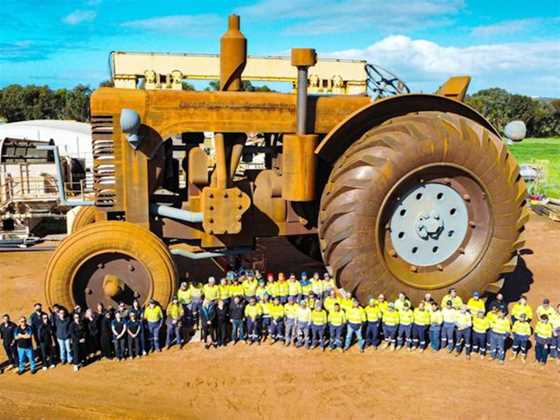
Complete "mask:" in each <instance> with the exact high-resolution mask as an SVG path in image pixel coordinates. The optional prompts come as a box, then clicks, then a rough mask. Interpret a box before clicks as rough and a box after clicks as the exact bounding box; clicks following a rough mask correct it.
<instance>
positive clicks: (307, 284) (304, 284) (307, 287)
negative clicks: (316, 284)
mask: <svg viewBox="0 0 560 420" xmlns="http://www.w3.org/2000/svg"><path fill="white" fill-rule="evenodd" d="M299 283H300V284H301V293H302V294H303V296H304V297H307V296H309V295H310V294H311V293H312V292H311V280H309V278H308V277H307V273H306V272H305V271H304V272H302V273H301V274H300V277H299Z"/></svg>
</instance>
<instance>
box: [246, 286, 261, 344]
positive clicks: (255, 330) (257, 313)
mask: <svg viewBox="0 0 560 420" xmlns="http://www.w3.org/2000/svg"><path fill="white" fill-rule="evenodd" d="M262 313H263V311H262V306H261V304H260V303H257V300H256V298H255V297H254V296H252V297H250V298H249V304H248V305H247V306H245V320H246V321H247V339H248V340H249V344H250V345H252V344H253V343H255V342H257V343H258V344H261V341H260V339H259V321H260V318H261V316H262Z"/></svg>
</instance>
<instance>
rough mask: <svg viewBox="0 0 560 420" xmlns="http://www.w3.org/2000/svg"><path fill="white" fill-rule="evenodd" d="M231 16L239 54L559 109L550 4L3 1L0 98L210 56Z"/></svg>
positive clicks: (464, 0) (557, 17) (556, 18)
mask: <svg viewBox="0 0 560 420" xmlns="http://www.w3.org/2000/svg"><path fill="white" fill-rule="evenodd" d="M231 12H236V13H239V14H241V16H242V30H243V32H244V33H245V35H246V36H247V38H248V39H249V54H253V55H266V54H286V53H287V52H288V51H289V49H290V48H291V47H314V48H316V49H317V50H318V52H319V54H323V55H329V56H340V57H347V58H365V59H367V60H368V61H370V62H373V63H377V64H381V65H383V66H384V67H386V68H389V69H391V70H393V71H394V72H395V73H397V74H398V75H399V76H400V77H401V78H402V79H403V80H405V81H406V82H407V83H408V84H409V86H410V87H411V88H412V90H414V91H425V92H431V91H433V90H435V89H436V88H437V86H438V85H439V84H440V83H441V81H443V80H445V78H446V77H448V76H449V75H452V74H471V75H472V76H473V84H472V85H471V91H473V90H478V89H482V88H487V87H492V86H499V87H503V88H506V89H508V90H510V91H512V92H516V93H523V94H527V95H533V96H554V97H560V1H559V0H533V1H527V0H523V1H521V0H510V1H502V0H486V1H483V0H418V1H415V0H383V1H382V0H321V1H317V0H258V1H255V2H249V1H225V0H224V1H188V0H183V1H180V2H163V1H159V2H157V1H153V0H150V1H147V0H41V1H38V0H2V7H1V8H0V22H2V24H1V25H0V86H5V85H7V84H11V83H20V84H41V85H42V84H48V85H50V86H52V87H71V86H73V85H75V84H77V83H86V84H89V85H91V86H97V84H98V83H99V82H100V81H102V80H105V79H107V78H108V77H109V71H108V55H109V52H110V51H112V50H121V51H162V52H163V51H165V52H209V53H210V52H211V53H215V52H217V51H218V40H219V37H220V35H221V33H222V32H224V30H225V25H226V16H227V15H228V14H229V13H231Z"/></svg>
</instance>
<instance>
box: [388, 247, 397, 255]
mask: <svg viewBox="0 0 560 420" xmlns="http://www.w3.org/2000/svg"><path fill="white" fill-rule="evenodd" d="M389 255H390V256H391V257H396V256H397V253H396V252H395V250H394V249H390V250H389Z"/></svg>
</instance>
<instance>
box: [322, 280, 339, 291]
mask: <svg viewBox="0 0 560 420" xmlns="http://www.w3.org/2000/svg"><path fill="white" fill-rule="evenodd" d="M323 285H324V289H325V291H326V292H328V291H329V290H332V289H336V282H335V281H334V279H332V278H331V279H328V280H323Z"/></svg>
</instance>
